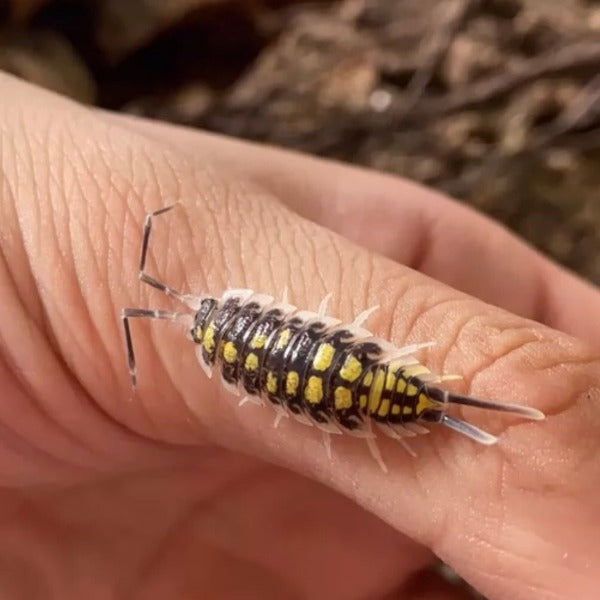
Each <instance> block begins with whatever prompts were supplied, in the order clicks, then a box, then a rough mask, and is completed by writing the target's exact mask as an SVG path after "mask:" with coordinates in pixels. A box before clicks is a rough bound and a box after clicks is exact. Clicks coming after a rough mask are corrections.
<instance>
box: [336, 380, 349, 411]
mask: <svg viewBox="0 0 600 600" xmlns="http://www.w3.org/2000/svg"><path fill="white" fill-rule="evenodd" d="M333 398H334V401H335V409H336V410H344V409H345V408H352V392H351V391H350V390H349V389H348V388H347V387H344V386H341V385H340V386H338V387H336V388H335V391H334V392H333Z"/></svg>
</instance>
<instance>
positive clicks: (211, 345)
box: [202, 323, 215, 353]
mask: <svg viewBox="0 0 600 600" xmlns="http://www.w3.org/2000/svg"><path fill="white" fill-rule="evenodd" d="M202 345H203V346H204V349H205V350H206V351H207V352H209V353H210V352H212V351H213V350H214V349H215V326H214V325H213V324H212V323H211V324H210V325H209V326H208V327H207V328H206V333H205V334H204V339H203V340H202Z"/></svg>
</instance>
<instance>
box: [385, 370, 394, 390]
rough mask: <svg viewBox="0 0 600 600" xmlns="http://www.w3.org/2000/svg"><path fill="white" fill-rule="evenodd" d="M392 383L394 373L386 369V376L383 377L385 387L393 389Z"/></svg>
mask: <svg viewBox="0 0 600 600" xmlns="http://www.w3.org/2000/svg"><path fill="white" fill-rule="evenodd" d="M394 383H396V375H395V374H394V373H390V372H389V371H388V374H387V377H386V378H385V389H386V390H393V389H394Z"/></svg>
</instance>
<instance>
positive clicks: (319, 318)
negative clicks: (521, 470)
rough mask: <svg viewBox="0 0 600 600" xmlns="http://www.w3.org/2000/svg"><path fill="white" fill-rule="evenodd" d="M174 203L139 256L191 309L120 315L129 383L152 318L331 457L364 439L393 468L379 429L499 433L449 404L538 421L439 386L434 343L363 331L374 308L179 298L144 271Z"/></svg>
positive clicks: (528, 412)
mask: <svg viewBox="0 0 600 600" xmlns="http://www.w3.org/2000/svg"><path fill="white" fill-rule="evenodd" d="M172 208H173V206H169V207H167V208H163V209H160V210H157V211H155V212H153V213H150V214H149V215H147V217H146V220H145V225H144V233H143V238H142V247H141V253H140V262H139V278H140V280H141V281H142V282H144V283H146V284H148V285H150V286H152V287H154V288H156V289H158V290H160V291H162V292H164V293H166V294H167V295H169V296H171V297H172V298H174V299H176V300H178V301H180V302H181V303H183V304H184V305H186V306H187V307H188V308H190V309H191V310H192V311H193V314H189V313H180V312H171V311H165V310H149V309H143V308H125V309H123V311H122V315H121V318H122V321H123V327H124V332H125V342H126V350H127V359H128V364H129V372H130V375H131V380H132V384H133V385H134V386H135V385H136V364H135V355H134V350H133V343H132V337H131V331H130V326H129V319H131V318H151V319H166V320H170V321H179V322H182V323H184V324H185V325H186V327H187V329H188V331H189V334H190V337H191V340H192V341H193V343H194V345H195V350H196V356H197V358H198V360H199V362H200V365H201V366H202V368H203V369H204V371H205V373H206V374H207V376H208V377H211V376H212V373H213V370H214V369H219V370H220V374H221V379H222V382H223V384H224V385H225V386H226V388H227V389H229V390H231V391H233V392H235V393H238V394H241V395H243V398H242V399H241V401H240V404H244V403H246V402H252V403H255V404H260V405H264V404H269V405H271V406H272V407H273V408H274V410H275V425H277V424H278V423H279V422H280V420H281V419H282V418H286V417H292V418H294V419H295V420H297V421H299V422H301V423H303V424H306V425H311V426H314V427H316V428H318V429H319V430H321V431H322V433H323V439H324V442H325V446H326V449H327V453H328V455H329V456H330V455H331V443H330V435H331V434H341V433H346V434H350V435H352V436H355V437H360V438H364V439H365V440H366V442H367V444H368V447H369V450H370V452H371V454H372V455H373V457H374V458H375V460H376V461H377V462H378V464H379V465H380V467H381V468H382V469H383V470H384V471H385V470H386V466H385V464H384V462H383V460H382V457H381V454H380V452H379V449H378V447H377V444H376V441H375V440H376V432H378V431H380V432H383V433H384V434H385V435H387V436H389V437H391V438H394V439H396V440H398V441H399V442H401V443H402V444H403V445H404V446H405V448H406V449H407V450H408V451H409V452H410V453H411V454H413V455H414V453H413V451H412V449H411V448H410V446H409V445H408V444H407V443H406V438H407V437H414V436H417V435H419V434H424V433H428V432H429V430H428V429H427V427H426V425H427V424H436V423H437V424H441V425H444V426H445V427H448V428H450V429H452V430H454V431H457V432H458V433H461V434H462V435H465V436H467V437H469V438H471V439H472V440H474V441H476V442H478V443H480V444H487V445H491V444H495V443H496V442H497V441H498V439H497V438H496V437H495V436H493V435H491V434H490V433H488V432H486V431H484V430H482V429H480V428H478V427H475V426H474V425H472V424H470V423H468V422H465V421H462V420H459V419H457V418H455V417H452V416H451V415H449V414H448V409H449V408H450V407H451V406H452V405H466V406H472V407H476V408H481V409H487V410H493V411H502V412H507V413H514V414H516V415H519V416H521V417H524V418H526V419H533V420H540V419H543V418H544V414H543V413H542V412H541V411H539V410H537V409H535V408H530V407H526V406H520V405H516V404H505V403H499V402H491V401H486V400H481V399H478V398H474V397H471V396H465V395H461V394H458V393H455V392H453V391H450V390H447V389H444V388H443V387H440V385H439V384H441V383H442V382H443V381H445V380H448V379H453V378H456V376H448V375H446V376H443V375H436V374H434V373H432V372H431V371H430V370H429V369H428V368H427V367H426V366H425V365H423V364H422V363H421V362H419V361H418V360H417V359H416V358H415V354H416V353H417V352H418V351H419V350H422V349H424V348H427V347H430V346H432V345H434V342H425V343H420V344H413V345H409V346H403V347H396V346H394V345H393V344H391V343H390V342H388V341H386V340H384V339H381V338H378V337H375V336H373V335H372V334H371V333H370V332H369V331H368V330H366V329H364V328H363V325H364V323H365V322H366V320H367V319H368V318H369V316H370V315H371V314H372V312H373V311H374V310H376V308H377V307H374V308H372V309H369V310H366V311H364V312H362V313H361V314H360V315H358V316H357V317H356V319H355V320H354V321H353V322H352V323H350V324H346V323H342V322H341V321H340V320H338V319H335V318H333V317H331V316H328V315H327V314H326V313H327V303H328V300H329V296H328V297H326V298H325V299H324V300H323V302H321V305H320V306H319V309H318V310H317V312H311V311H308V310H301V309H298V308H297V307H295V306H293V305H291V304H290V303H289V302H288V300H287V292H285V293H284V294H283V298H282V299H281V300H275V299H274V298H273V296H270V295H266V294H260V293H256V292H254V291H252V290H248V289H230V290H227V291H226V292H225V293H224V294H223V295H222V296H221V297H220V298H215V297H212V296H208V295H204V296H192V295H188V294H181V293H179V292H178V291H176V290H174V289H172V288H171V287H169V286H167V285H165V284H163V283H161V282H159V281H157V280H156V279H154V278H153V277H151V276H149V275H148V274H147V273H146V272H145V264H146V257H147V254H148V245H149V241H150V232H151V229H152V220H153V218H154V217H156V216H158V215H160V214H163V213H165V212H167V211H168V210H170V209H172Z"/></svg>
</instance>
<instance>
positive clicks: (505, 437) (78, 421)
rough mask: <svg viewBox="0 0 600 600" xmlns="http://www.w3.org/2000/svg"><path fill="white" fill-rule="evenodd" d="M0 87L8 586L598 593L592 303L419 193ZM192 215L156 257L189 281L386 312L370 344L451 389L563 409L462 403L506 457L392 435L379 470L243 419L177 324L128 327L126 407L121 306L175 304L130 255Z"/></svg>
mask: <svg viewBox="0 0 600 600" xmlns="http://www.w3.org/2000/svg"><path fill="white" fill-rule="evenodd" d="M0 85H1V86H2V89H3V94H2V98H1V99H0V127H1V128H2V136H1V137H0V144H1V150H2V153H1V157H2V162H1V163H0V165H1V167H2V170H1V171H0V186H1V187H0V219H1V223H2V228H1V230H0V236H1V237H0V248H1V250H2V252H1V254H0V258H1V262H0V319H1V321H0V357H1V361H0V394H1V398H2V402H1V403H0V419H1V429H0V478H1V482H2V485H3V491H2V494H1V496H0V502H1V503H0V506H1V507H2V512H1V513H0V514H1V515H2V529H1V536H2V540H3V544H2V550H1V552H0V564H1V565H2V568H0V589H2V590H3V591H4V593H5V594H6V595H7V597H11V598H13V597H15V598H19V597H23V598H30V597H37V596H44V597H59V598H79V597H86V598H95V597H97V598H113V597H115V598H116V597H123V598H171V597H177V598H187V597H189V598H196V597H209V598H225V597H228V598H229V597H234V598H235V597H244V598H253V597H256V598H271V597H272V598H288V597H289V598H296V597H311V598H314V597H327V598H330V597H331V598H374V597H390V596H391V597H394V598H423V599H429V598H431V599H434V598H437V599H441V598H460V597H462V596H461V595H460V592H458V591H456V590H453V589H451V588H450V587H448V586H447V585H446V584H445V583H444V582H442V581H440V580H436V579H435V577H433V576H432V575H431V574H430V573H429V572H428V571H426V568H427V567H428V565H430V564H431V562H432V560H433V557H434V553H435V554H437V555H438V556H439V557H441V558H442V559H443V560H445V561H446V562H448V563H449V564H450V565H452V566H453V567H454V568H455V569H456V570H457V571H458V572H459V573H460V574H461V575H462V576H464V577H465V578H466V579H468V580H469V581H470V582H471V583H472V584H473V585H475V586H476V587H477V588H478V589H480V590H481V591H482V592H483V593H485V594H486V595H487V596H488V597H489V598H490V600H495V599H504V598H510V599H511V600H513V599H519V598H527V599H528V600H529V599H531V600H537V599H542V598H543V599H545V598H561V599H563V598H564V599H569V600H572V599H573V598H577V599H581V600H585V599H587V598H590V599H591V598H596V597H597V590H598V587H599V582H600V576H599V575H598V569H599V568H600V564H599V563H600V558H599V556H600V552H598V550H599V549H600V548H599V546H600V542H599V541H598V540H597V537H596V536H595V535H594V531H595V528H597V527H598V525H599V521H600V516H599V512H598V510H597V507H598V506H599V505H600V491H598V490H599V489H600V485H599V484H600V461H598V459H597V443H596V440H597V439H598V436H599V433H600V416H599V412H598V404H599V397H600V391H599V390H600V370H599V365H600V363H599V361H598V341H597V340H598V339H599V337H598V334H599V333H600V324H598V323H596V322H595V321H594V319H593V316H594V315H595V314H597V313H598V309H599V308H600V295H599V294H598V292H597V291H596V290H595V289H593V288H592V287H591V286H588V285H587V284H585V283H583V282H581V281H579V280H578V279H576V278H575V277H573V276H571V275H569V274H567V273H566V272H564V271H562V270H561V269H559V268H558V267H556V266H555V265H552V264H551V263H549V262H548V261H546V260H545V259H543V258H541V257H540V256H539V255H537V254H536V253H535V252H533V251H532V250H530V249H529V248H527V247H526V246H525V245H523V244H522V243H520V242H518V241H516V240H515V239H514V238H512V237H511V236H510V235H509V234H508V233H507V232H505V231H504V230H503V229H501V228H500V227H498V226H497V225H495V224H492V223H490V222H489V221H487V220H485V219H484V218H482V217H480V216H478V215H476V214H474V213H472V212H471V211H469V210H467V209H465V208H463V207H460V206H458V205H457V204H455V203H453V202H451V201H448V200H445V199H443V198H441V197H440V196H439V195H437V194H435V193H433V192H429V191H426V190H424V189H422V188H420V187H417V186H414V185H412V184H408V183H406V182H403V181H399V180H397V179H393V178H390V177H385V176H381V175H377V174H373V173H368V172H365V171H360V170H356V169H351V168H348V167H343V166H340V165H334V164H329V163H326V162H322V161H319V160H316V159H311V158H307V157H300V156H295V155H292V154H288V153H284V152H281V151H277V150H270V149H263V148H259V147H256V146H251V145H248V144H244V143H241V142H235V141H227V140H223V139H221V138H218V137H215V136H211V135H206V134H202V133H198V132H194V131H188V130H184V129H178V128H174V127H170V126H166V125H160V124H153V123H147V122H143V121H139V120H135V119H130V118H126V117H120V116H115V115H108V114H103V113H100V112H97V111H92V110H89V109H86V108H82V107H80V106H77V105H74V104H72V103H70V102H68V101H66V100H63V99H61V98H57V97H55V96H52V95H50V94H48V93H45V92H41V91H39V90H36V89H35V88H32V87H29V86H26V85H23V84H21V83H18V82H16V81H15V80H13V79H10V78H2V80H1V81H0ZM178 200H180V201H181V202H182V203H183V205H184V209H183V210H181V211H173V212H172V213H170V214H169V217H168V218H166V217H165V218H164V219H163V220H161V221H160V223H158V222H157V226H156V229H155V231H154V232H153V239H152V247H151V258H152V259H151V260H150V261H149V264H148V269H149V270H150V271H151V272H152V273H153V274H154V275H155V276H157V277H159V278H160V279H161V280H164V281H167V282H168V283H169V284H170V285H172V286H173V287H175V288H176V289H181V290H183V291H186V292H192V293H203V292H214V293H217V294H218V293H220V292H221V291H222V290H223V289H224V288H226V287H234V286H235V287H246V286H247V287H252V288H253V289H256V290H260V291H264V292H271V293H273V294H274V295H279V294H280V293H281V291H282V289H283V288H284V287H285V286H288V287H289V289H290V296H291V299H292V300H293V301H294V303H295V304H297V305H298V306H302V307H306V308H315V307H316V306H317V304H318V302H319V300H320V299H321V298H322V297H323V296H324V295H325V294H326V293H328V292H333V293H334V297H333V302H332V306H331V308H330V311H329V312H330V313H332V314H334V315H336V316H339V317H340V318H342V319H343V320H345V321H350V320H352V318H353V316H354V315H355V314H357V313H358V312H360V311H361V310H363V309H364V308H367V307H368V306H371V305H373V304H379V305H380V306H381V310H380V311H379V312H378V313H377V314H376V315H375V316H374V317H373V318H372V319H371V320H370V322H369V326H370V329H372V330H374V331H375V332H377V333H378V334H380V335H382V336H383V337H386V338H388V339H391V340H392V341H394V343H396V344H397V345H402V344H404V343H412V342H416V341H427V340H431V339H433V340H436V341H437V342H438V345H437V346H436V347H435V348H432V349H431V350H429V351H428V352H427V353H426V354H425V356H424V357H423V358H424V361H423V362H425V363H426V364H428V366H430V367H431V368H432V370H434V371H436V372H452V373H454V372H455V373H460V374H463V375H464V376H465V381H464V382H462V383H457V384H453V385H456V387H457V389H461V390H462V391H468V392H470V393H472V394H473V395H476V396H478V397H481V398H489V399H496V400H501V401H505V402H516V403H520V404H527V405H531V406H535V407H537V408H540V409H541V410H543V411H544V412H545V413H546V414H547V415H548V418H547V419H546V420H545V421H543V422H541V423H535V422H522V421H520V420H515V419H508V418H505V417H502V416H499V415H494V414H489V413H487V414H486V413H481V412H480V411H468V410H465V414H467V413H468V415H469V420H471V421H473V422H475V423H476V424H478V425H481V426H482V427H484V428H486V429H488V430H490V431H492V432H494V433H497V434H499V435H501V441H500V443H499V444H498V445H496V446H493V447H481V446H477V445H476V444H474V443H473V442H471V441H469V440H467V439H464V438H462V437H461V436H458V435H456V434H452V433H451V432H446V431H442V430H441V429H442V428H436V429H435V430H434V431H433V432H432V434H431V435H429V436H424V437H422V438H419V439H418V440H417V441H416V442H414V444H413V445H414V447H415V450H416V451H417V452H418V454H419V457H418V458H417V459H416V460H415V459H413V458H411V457H410V456H408V455H406V453H405V452H404V451H403V450H402V448H401V447H400V446H398V445H397V444H394V442H393V441H391V440H384V439H382V440H381V442H380V446H381V449H382V452H383V454H384V457H385V460H386V462H387V464H388V466H389V468H390V473H389V474H388V475H384V474H383V473H382V472H381V471H380V470H379V468H378V466H377V464H376V463H374V462H373V461H372V459H371V457H370V456H369V454H368V453H367V452H366V450H365V448H364V445H363V444H362V443H360V441H359V440H355V439H351V438H344V439H338V438H336V439H335V440H334V444H333V458H332V460H329V459H328V457H327V455H326V453H325V450H324V449H323V447H322V445H321V440H320V436H319V435H318V434H317V432H315V431H312V430H311V429H309V428H306V427H303V426H302V425H300V424H296V423H293V422H286V423H285V424H282V426H281V427H279V428H278V429H273V427H272V418H273V415H272V412H271V411H269V410H266V409H260V408H258V407H255V406H244V407H242V408H238V407H237V399H236V398H235V397H232V396H231V395H229V394H228V393H227V392H225V391H223V390H222V389H221V388H220V386H219V383H218V381H214V380H213V381H209V380H207V379H206V377H205V376H204V374H203V373H202V371H201V369H200V368H199V366H198V364H197V363H196V361H195V358H194V353H193V349H192V347H191V344H189V343H188V342H186V340H185V339H184V337H183V336H182V332H181V330H180V329H179V328H178V327H176V326H172V325H170V324H168V323H151V324H149V323H139V322H138V323H134V324H133V335H134V339H135V344H136V355H137V360H138V376H139V386H138V389H137V391H136V393H135V394H134V393H133V392H132V390H131V387H130V382H129V377H128V373H127V367H126V362H125V356H124V351H123V338H122V332H121V329H120V321H119V313H120V310H121V308H122V307H124V306H140V307H153V308H170V307H171V303H170V301H169V299H168V298H165V297H164V296H163V295H161V294H159V293H158V292H156V291H155V290H152V289H150V288H149V287H148V286H143V285H140V283H139V281H138V280H137V261H138V252H139V243H140V235H141V224H142V223H143V218H144V215H145V214H146V213H147V212H149V211H151V210H154V209H156V208H160V207H162V206H166V205H168V204H171V203H173V202H174V201H178ZM290 209H291V210H290ZM298 214H300V215H302V217H304V218H300V217H299V216H298ZM333 232H336V233H333ZM371 251H375V252H377V253H378V254H374V253H372V252H371ZM384 257H386V258H384ZM404 265H409V266H411V267H413V268H415V269H417V271H420V272H417V271H414V270H411V269H410V268H408V267H407V266H404ZM430 277H431V278H430ZM436 280H437V281H436ZM448 285H450V286H453V287H454V288H456V289H452V288H451V287H447V286H448ZM457 290H461V291H457ZM467 294H470V295H471V296H475V297H477V298H480V299H482V300H485V301H487V302H491V303H494V304H496V305H498V306H501V307H503V308H504V309H507V310H509V311H511V312H512V313H515V314H511V312H505V311H504V310H501V309H498V308H495V307H493V306H490V305H488V304H485V303H483V302H482V301H481V300H478V299H475V298H474V297H471V296H469V295H467ZM515 315H519V316H515ZM527 318H535V319H537V320H538V321H541V322H543V323H545V325H541V324H538V323H535V322H533V321H529V320H527ZM551 328H554V329H551ZM559 330H561V331H563V332H566V333H561V332H560V331H559ZM567 334H573V335H575V336H578V337H579V338H580V339H581V340H583V341H577V340H576V339H574V338H571V337H569V335H567ZM471 417H472V418H471ZM274 465H278V466H274Z"/></svg>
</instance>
